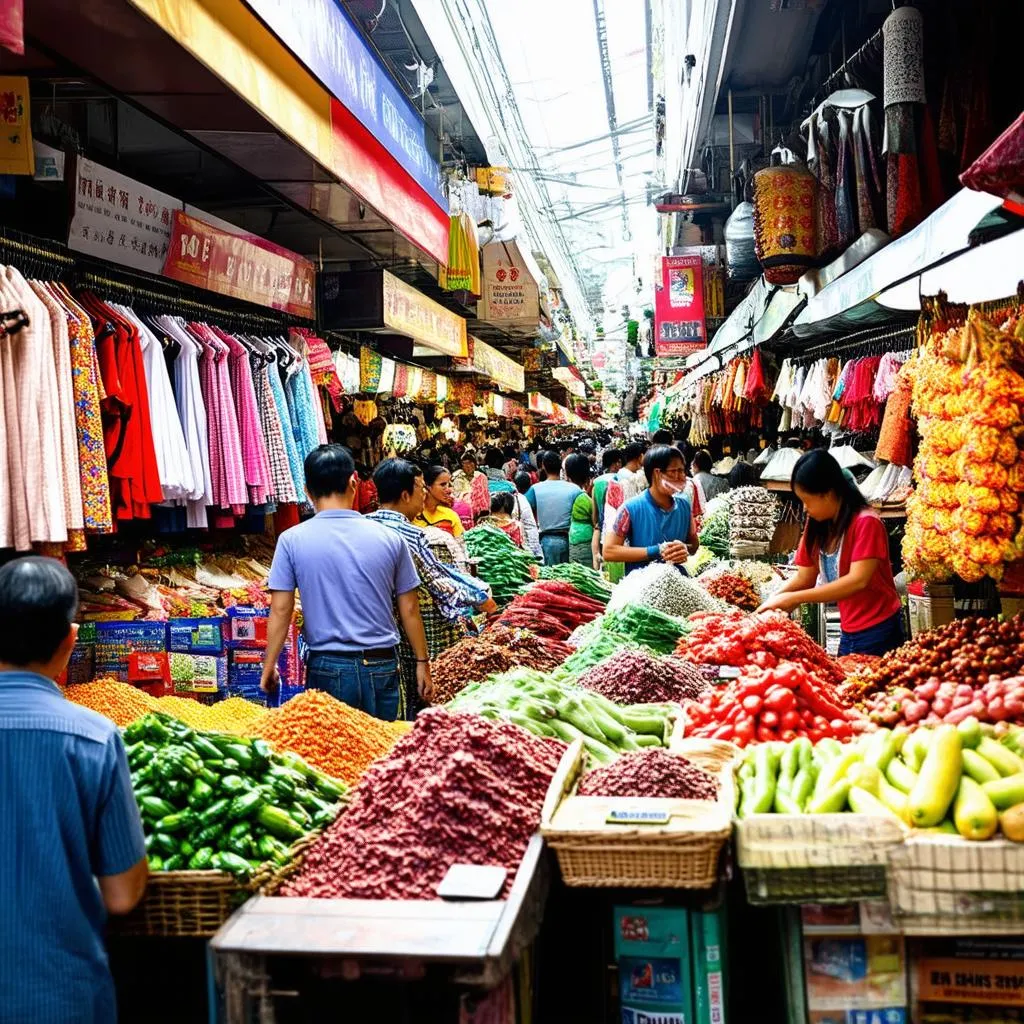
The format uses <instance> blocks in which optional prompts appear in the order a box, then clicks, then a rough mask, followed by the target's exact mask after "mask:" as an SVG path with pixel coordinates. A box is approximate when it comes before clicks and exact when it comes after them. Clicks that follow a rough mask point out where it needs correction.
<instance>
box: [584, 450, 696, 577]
mask: <svg viewBox="0 0 1024 1024" xmlns="http://www.w3.org/2000/svg"><path fill="white" fill-rule="evenodd" d="M644 475H645V476H646V477H647V482H648V487H647V490H646V491H644V492H643V494H639V495H637V496H636V497H635V498H631V499H630V500H629V501H627V502H626V503H625V504H624V505H623V506H622V508H621V509H620V510H619V513H618V515H617V516H616V519H615V522H614V524H613V525H612V527H611V530H610V536H609V537H608V539H607V540H606V541H605V543H604V558H605V561H607V562H624V563H625V565H626V572H627V573H628V572H631V571H632V570H633V569H638V568H640V566H641V565H644V564H646V563H649V562H668V563H669V564H671V565H682V564H683V563H684V562H685V561H686V559H687V558H688V556H689V551H688V545H689V546H692V547H696V543H697V537H696V532H695V530H694V520H693V509H692V507H691V505H690V502H689V501H688V500H687V498H686V497H685V496H684V494H683V490H684V488H685V486H686V464H685V463H684V462H683V456H682V453H681V452H679V451H677V450H676V449H675V448H670V447H669V446H668V445H655V446H654V447H653V448H651V449H650V450H649V451H648V452H647V454H646V455H645V456H644Z"/></svg>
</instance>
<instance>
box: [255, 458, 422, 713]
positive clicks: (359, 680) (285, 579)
mask: <svg viewBox="0 0 1024 1024" xmlns="http://www.w3.org/2000/svg"><path fill="white" fill-rule="evenodd" d="M305 471H306V493H307V494H308V495H309V498H310V500H311V501H312V502H313V504H314V506H315V507H316V515H315V516H314V517H313V518H312V519H308V520H306V522H304V523H300V524H299V525H298V526H293V527H292V528H291V529H290V530H285V532H284V533H283V534H281V536H280V537H279V538H278V540H277V549H276V550H275V552H274V561H273V563H272V564H271V566H270V579H269V580H268V584H267V585H268V586H269V587H270V591H271V599H270V619H269V621H268V623H267V650H266V654H265V657H264V662H263V679H262V682H261V684H260V685H261V686H262V688H263V689H264V690H265V691H267V692H268V693H270V692H274V691H275V690H276V689H277V686H278V684H279V679H278V673H277V658H278V655H280V653H281V649H282V647H284V642H285V638H286V637H287V634H288V626H289V625H290V623H291V621H292V613H293V612H294V610H295V590H296V588H297V589H298V591H299V598H300V600H301V601H302V618H303V622H304V626H303V628H304V630H305V634H306V643H307V644H308V646H309V651H310V654H309V664H308V668H307V673H306V685H307V686H310V687H313V688H314V689H318V690H326V691H327V692H328V693H330V694H331V695H332V696H334V697H337V698H338V700H342V701H344V702H345V703H346V704H349V705H351V706H352V707H355V708H360V709H361V710H362V711H365V712H367V713H368V714H371V715H374V716H376V717H377V718H381V719H384V720H385V721H388V722H391V721H394V720H395V719H396V718H397V717H398V714H399V710H400V703H401V701H400V693H401V686H400V682H399V673H398V640H399V635H398V627H397V625H396V624H395V616H394V611H393V609H394V607H395V605H396V604H397V607H398V615H399V618H400V619H401V620H402V627H403V629H404V631H405V635H406V636H407V637H408V638H409V644H410V646H411V647H412V649H413V652H414V653H415V655H416V684H417V687H418V689H419V691H420V694H421V696H423V698H424V699H429V697H430V661H429V657H428V654H427V640H426V636H425V635H424V631H423V619H422V618H421V617H420V606H419V600H418V599H417V596H416V591H417V589H418V587H419V585H420V578H419V576H418V574H417V572H416V567H415V566H414V565H413V561H412V555H411V554H410V553H409V548H408V546H407V545H406V543H405V541H404V540H403V539H402V538H401V537H400V536H399V535H398V534H397V533H395V531H393V530H389V529H387V527H384V526H381V525H380V524H379V523H374V522H372V521H370V520H369V519H365V518H364V517H363V516H361V515H360V514H359V513H358V512H356V511H355V510H354V508H353V504H354V502H355V498H356V487H357V485H358V479H357V477H356V467H355V463H354V462H353V461H352V456H351V455H350V454H349V451H348V449H347V448H343V447H342V446H341V445H338V444H324V445H321V446H320V447H319V448H315V449H314V450H313V451H312V452H310V453H309V455H307V456H306V461H305Z"/></svg>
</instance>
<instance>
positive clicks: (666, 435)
mask: <svg viewBox="0 0 1024 1024" xmlns="http://www.w3.org/2000/svg"><path fill="white" fill-rule="evenodd" d="M651 444H652V445H656V444H668V445H671V444H672V431H671V430H666V429H664V428H662V429H661V430H656V431H655V432H654V436H653V437H652V438H651Z"/></svg>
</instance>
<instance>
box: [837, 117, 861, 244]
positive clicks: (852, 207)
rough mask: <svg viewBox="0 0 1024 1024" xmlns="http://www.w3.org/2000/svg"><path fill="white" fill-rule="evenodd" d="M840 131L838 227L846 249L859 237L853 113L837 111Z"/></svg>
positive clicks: (840, 242) (840, 240)
mask: <svg viewBox="0 0 1024 1024" xmlns="http://www.w3.org/2000/svg"><path fill="white" fill-rule="evenodd" d="M836 124H837V127H838V131H839V144H838V164H837V166H836V228H837V230H838V232H839V247H840V249H846V248H847V247H848V246H849V245H851V244H852V243H853V242H854V241H856V239H857V206H856V192H857V182H856V176H855V174H854V155H853V138H852V135H853V113H852V112H851V111H849V110H837V111H836Z"/></svg>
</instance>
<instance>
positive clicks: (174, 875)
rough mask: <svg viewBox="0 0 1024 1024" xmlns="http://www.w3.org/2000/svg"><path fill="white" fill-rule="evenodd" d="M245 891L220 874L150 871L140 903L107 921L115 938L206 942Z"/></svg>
mask: <svg viewBox="0 0 1024 1024" xmlns="http://www.w3.org/2000/svg"><path fill="white" fill-rule="evenodd" d="M248 896H249V892H248V890H247V889H246V887H245V886H243V885H240V884H239V883H238V882H237V881H236V880H235V879H234V878H233V877H232V876H231V875H229V874H226V873H225V872H223V871H154V872H153V873H152V874H151V875H150V876H149V881H148V882H147V883H146V895H145V896H144V897H143V900H142V902H141V903H140V904H139V905H138V906H137V907H136V908H135V909H134V910H133V911H132V912H131V913H130V914H126V915H125V916H124V917H112V918H111V919H110V928H111V931H113V932H115V933H117V934H118V935H150V936H156V937H160V938H200V939H207V938H210V936H212V935H213V934H214V933H215V932H216V931H217V929H218V928H220V926H221V925H222V924H223V923H224V922H225V921H226V920H227V919H228V918H229V917H230V916H231V914H232V913H233V912H234V911H235V909H236V908H237V907H238V906H239V905H240V904H242V903H244V902H245V900H246V899H247V898H248Z"/></svg>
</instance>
